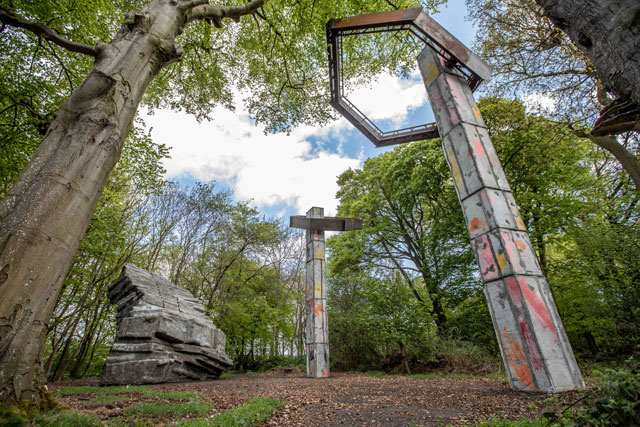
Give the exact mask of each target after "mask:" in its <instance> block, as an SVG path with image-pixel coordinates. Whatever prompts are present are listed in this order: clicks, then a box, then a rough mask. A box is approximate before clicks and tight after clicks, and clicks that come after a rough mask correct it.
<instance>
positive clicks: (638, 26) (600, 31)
mask: <svg viewBox="0 0 640 427" xmlns="http://www.w3.org/2000/svg"><path fill="white" fill-rule="evenodd" d="M536 2H537V3H538V4H539V5H540V6H542V8H543V9H544V10H545V11H546V13H547V15H548V16H549V19H551V21H552V22H553V23H554V24H555V25H556V26H558V27H559V28H560V29H561V30H563V31H564V32H565V33H567V35H568V36H569V37H570V38H571V40H572V41H573V43H574V44H575V45H576V47H577V48H578V49H580V50H581V51H582V52H583V53H584V54H585V55H586V56H587V57H588V58H589V59H590V60H591V62H592V63H593V65H594V66H595V67H596V72H597V74H598V77H599V78H600V80H601V81H602V83H603V84H604V85H605V87H606V88H607V89H608V90H609V91H611V92H613V93H614V94H616V95H617V96H618V97H620V98H630V99H632V100H633V101H634V102H635V103H636V104H637V105H640V2H639V1H638V0H536Z"/></svg>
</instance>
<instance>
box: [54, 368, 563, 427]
mask: <svg viewBox="0 0 640 427" xmlns="http://www.w3.org/2000/svg"><path fill="white" fill-rule="evenodd" d="M80 384H82V385H97V384H98V382H97V381H93V382H90V381H83V382H77V381H75V382H59V383H54V384H50V385H49V388H50V390H51V391H55V390H57V389H59V388H61V387H63V386H69V385H80ZM153 390H154V391H171V392H196V393H202V394H203V395H204V399H203V401H204V402H210V403H213V404H214V405H215V408H216V409H215V412H216V413H222V412H225V411H227V410H230V409H232V408H234V407H236V406H238V405H241V404H243V403H244V402H245V401H247V400H248V399H250V398H253V397H269V398H277V399H280V400H284V401H286V402H287V403H288V404H287V406H286V407H285V408H284V409H283V410H281V411H279V412H277V413H276V414H275V415H273V416H272V417H270V418H269V419H268V420H267V421H266V424H265V425H269V426H339V425H345V426H364V425H368V426H371V425H384V426H407V425H416V424H417V425H427V426H430V425H474V424H476V423H477V422H478V421H479V420H482V419H484V418H487V417H489V416H491V415H495V416H501V417H504V418H509V419H518V418H522V417H534V416H540V415H541V414H542V412H543V411H545V410H549V405H550V403H549V401H551V402H553V404H552V409H554V407H555V409H557V408H560V409H561V408H562V407H563V406H565V404H566V403H570V402H571V401H573V400H574V398H575V396H574V395H572V394H571V393H565V394H561V395H559V396H558V395H557V396H555V397H553V398H551V399H547V398H548V397H549V396H548V395H543V394H528V393H520V392H515V391H512V390H511V389H509V386H508V385H507V384H506V383H505V381H504V380H501V379H493V378H483V377H470V378H451V377H438V378H423V379H414V378H405V377H386V378H375V377H370V376H367V375H365V374H362V373H332V374H331V377H330V378H323V379H309V378H307V377H306V376H305V375H304V374H303V373H301V372H299V371H294V372H291V373H285V372H270V373H262V374H245V375H233V376H230V377H226V378H221V379H218V380H215V381H206V382H198V383H179V384H162V385H156V386H153ZM60 400H61V401H62V403H64V404H65V405H68V406H70V407H71V408H73V409H78V410H81V411H83V412H85V413H92V414H95V415H97V416H99V417H100V418H101V419H102V420H105V421H107V420H109V421H117V420H118V419H119V420H120V421H122V422H125V423H126V416H125V415H124V410H125V409H126V407H127V406H130V405H133V404H135V403H137V402H138V401H139V400H140V399H138V398H136V396H135V395H133V396H132V397H130V398H129V399H128V400H126V401H124V402H119V403H117V404H99V403H92V402H90V400H91V399H90V398H88V397H83V396H64V397H61V398H60ZM158 421H160V420H158ZM173 423H175V420H170V419H164V420H162V421H160V422H156V423H154V424H155V425H162V424H164V425H170V424H173Z"/></svg>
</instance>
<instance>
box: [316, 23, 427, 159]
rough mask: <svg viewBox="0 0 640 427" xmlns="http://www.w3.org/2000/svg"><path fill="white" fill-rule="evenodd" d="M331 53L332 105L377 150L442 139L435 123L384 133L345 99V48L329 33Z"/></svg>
mask: <svg viewBox="0 0 640 427" xmlns="http://www.w3.org/2000/svg"><path fill="white" fill-rule="evenodd" d="M327 37H328V38H329V40H330V42H329V45H328V53H329V80H330V85H331V101H330V104H331V106H333V108H335V109H336V110H338V112H340V114H342V115H343V116H344V117H345V118H346V119H347V120H348V121H349V122H350V123H351V124H352V125H353V126H354V127H356V128H357V129H358V130H359V131H360V132H361V133H362V134H363V135H365V136H366V137H367V138H368V139H369V140H370V141H371V142H373V143H374V144H375V145H376V146H377V147H384V146H388V145H396V144H402V143H405V142H411V141H419V140H424V139H433V138H437V137H438V136H439V134H438V130H437V128H436V126H435V123H428V124H423V125H418V126H412V127H409V128H404V129H398V130H393V131H389V132H383V131H382V130H381V129H380V128H378V126H376V124H375V123H373V121H371V120H370V119H369V118H368V117H367V116H366V115H365V114H363V113H362V112H361V111H360V110H359V109H358V108H357V107H356V106H355V105H354V104H353V103H352V102H351V101H349V100H348V99H347V98H346V97H345V96H343V82H342V79H341V78H340V76H342V75H343V74H342V72H341V67H342V60H341V59H342V48H341V43H340V40H339V39H340V37H335V35H334V34H331V33H330V31H329V29H328V30H327Z"/></svg>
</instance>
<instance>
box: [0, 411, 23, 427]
mask: <svg viewBox="0 0 640 427" xmlns="http://www.w3.org/2000/svg"><path fill="white" fill-rule="evenodd" d="M26 425H27V422H26V421H25V420H24V418H22V417H21V416H20V415H18V414H16V413H14V412H11V411H4V410H0V426H3V427H4V426H7V427H22V426H26Z"/></svg>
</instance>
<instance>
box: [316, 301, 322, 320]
mask: <svg viewBox="0 0 640 427" xmlns="http://www.w3.org/2000/svg"><path fill="white" fill-rule="evenodd" d="M315 312H316V317H319V316H320V313H322V304H321V303H320V304H316V309H315Z"/></svg>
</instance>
